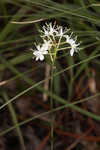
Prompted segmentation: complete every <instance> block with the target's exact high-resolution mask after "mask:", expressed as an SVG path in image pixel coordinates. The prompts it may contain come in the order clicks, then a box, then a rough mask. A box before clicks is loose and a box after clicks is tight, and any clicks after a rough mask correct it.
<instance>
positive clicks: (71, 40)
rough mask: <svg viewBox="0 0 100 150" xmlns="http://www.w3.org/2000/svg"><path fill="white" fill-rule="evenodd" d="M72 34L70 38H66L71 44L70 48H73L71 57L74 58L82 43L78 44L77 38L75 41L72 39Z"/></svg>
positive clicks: (67, 36)
mask: <svg viewBox="0 0 100 150" xmlns="http://www.w3.org/2000/svg"><path fill="white" fill-rule="evenodd" d="M72 34H73V33H72ZM72 34H71V35H70V36H69V35H65V36H64V37H65V38H66V42H67V43H68V44H70V46H71V50H70V55H71V56H73V54H74V52H77V50H78V49H79V47H78V46H79V45H80V43H79V44H76V40H77V37H75V39H72V38H71V36H72Z"/></svg>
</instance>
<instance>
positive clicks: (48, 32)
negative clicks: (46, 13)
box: [41, 23, 58, 37]
mask: <svg viewBox="0 0 100 150" xmlns="http://www.w3.org/2000/svg"><path fill="white" fill-rule="evenodd" d="M41 32H42V33H43V34H44V35H43V36H42V37H45V36H47V37H48V36H54V34H57V33H58V31H57V28H55V25H52V23H50V24H47V23H46V26H43V31H41Z"/></svg>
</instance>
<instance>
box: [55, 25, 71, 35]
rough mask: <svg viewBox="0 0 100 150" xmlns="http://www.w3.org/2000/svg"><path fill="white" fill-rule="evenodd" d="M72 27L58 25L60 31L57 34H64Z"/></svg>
mask: <svg viewBox="0 0 100 150" xmlns="http://www.w3.org/2000/svg"><path fill="white" fill-rule="evenodd" d="M69 30H70V29H67V28H63V27H62V26H59V27H58V32H57V33H56V36H60V37H62V36H64V35H65V34H66V33H67V32H68V31H69Z"/></svg>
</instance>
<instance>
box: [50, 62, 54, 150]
mask: <svg viewBox="0 0 100 150" xmlns="http://www.w3.org/2000/svg"><path fill="white" fill-rule="evenodd" d="M53 74H54V63H52V65H51V81H50V91H51V97H50V108H51V131H50V133H51V150H53V145H54V113H53V96H52V95H53Z"/></svg>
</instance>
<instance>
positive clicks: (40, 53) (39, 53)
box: [33, 45, 48, 61]
mask: <svg viewBox="0 0 100 150" xmlns="http://www.w3.org/2000/svg"><path fill="white" fill-rule="evenodd" d="M36 48H37V50H36V51H34V52H33V55H35V57H36V61H37V60H39V59H40V60H41V61H42V60H44V55H46V54H48V51H47V47H45V46H44V45H42V46H40V45H37V46H36Z"/></svg>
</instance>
